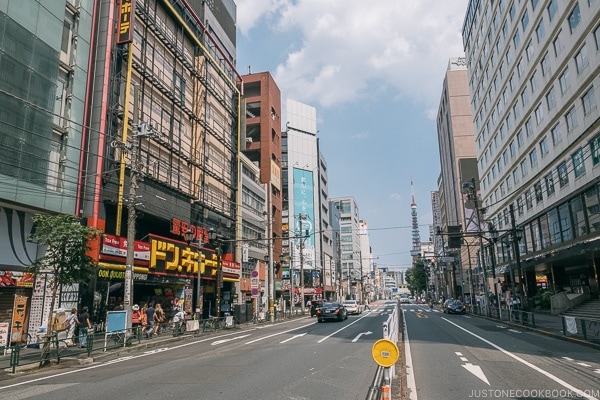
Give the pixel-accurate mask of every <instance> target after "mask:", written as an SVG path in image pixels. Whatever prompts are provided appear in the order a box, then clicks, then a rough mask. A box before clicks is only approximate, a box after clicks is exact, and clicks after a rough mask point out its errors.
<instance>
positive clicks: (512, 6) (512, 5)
mask: <svg viewBox="0 0 600 400" xmlns="http://www.w3.org/2000/svg"><path fill="white" fill-rule="evenodd" d="M516 12H517V10H516V9H515V3H514V2H512V3H510V8H509V10H508V15H510V20H511V21H512V20H513V19H515V14H516Z"/></svg>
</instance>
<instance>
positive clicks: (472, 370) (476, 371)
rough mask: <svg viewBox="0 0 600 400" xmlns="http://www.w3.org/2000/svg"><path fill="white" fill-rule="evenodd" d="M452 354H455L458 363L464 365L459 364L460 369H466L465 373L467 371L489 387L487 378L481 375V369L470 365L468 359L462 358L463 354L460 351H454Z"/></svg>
mask: <svg viewBox="0 0 600 400" xmlns="http://www.w3.org/2000/svg"><path fill="white" fill-rule="evenodd" d="M454 354H456V355H457V356H458V358H460V361H462V362H464V363H465V364H461V367H463V368H464V369H466V370H467V371H469V372H470V373H472V374H473V375H475V376H476V377H477V378H479V379H481V380H482V381H484V382H485V383H487V384H488V386H490V382H489V381H488V379H487V376H485V374H484V373H483V370H482V369H481V367H480V366H479V365H473V364H471V363H470V362H469V359H468V358H467V357H465V356H463V354H462V353H461V352H460V351H455V352H454Z"/></svg>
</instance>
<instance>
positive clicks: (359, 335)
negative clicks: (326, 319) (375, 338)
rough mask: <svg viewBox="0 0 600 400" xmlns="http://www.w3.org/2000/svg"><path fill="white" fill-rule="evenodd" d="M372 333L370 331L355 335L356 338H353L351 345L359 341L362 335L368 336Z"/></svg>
mask: <svg viewBox="0 0 600 400" xmlns="http://www.w3.org/2000/svg"><path fill="white" fill-rule="evenodd" d="M372 333H373V332H371V331H367V332H361V333H359V334H358V335H356V337H355V338H354V339H352V343H356V342H358V339H360V337H361V336H362V335H370V334H372Z"/></svg>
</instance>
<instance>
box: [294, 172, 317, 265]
mask: <svg viewBox="0 0 600 400" xmlns="http://www.w3.org/2000/svg"><path fill="white" fill-rule="evenodd" d="M293 178H294V236H295V237H296V239H295V240H294V241H295V244H294V254H300V240H301V239H299V238H300V237H302V240H303V243H302V256H303V257H304V268H310V269H312V268H314V267H315V204H314V198H315V195H314V180H313V171H311V170H305V169H301V168H295V167H294V175H293Z"/></svg>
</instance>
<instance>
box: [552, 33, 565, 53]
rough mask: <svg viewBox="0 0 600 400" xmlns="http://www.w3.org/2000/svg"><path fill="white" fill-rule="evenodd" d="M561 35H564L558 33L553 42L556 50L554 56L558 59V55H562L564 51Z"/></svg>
mask: <svg viewBox="0 0 600 400" xmlns="http://www.w3.org/2000/svg"><path fill="white" fill-rule="evenodd" d="M561 34H562V31H558V33H557V34H556V37H555V38H554V40H553V41H552V48H553V49H554V56H556V57H558V55H559V54H560V53H561V51H562V49H563V44H562V40H561V38H560V35H561Z"/></svg>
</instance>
